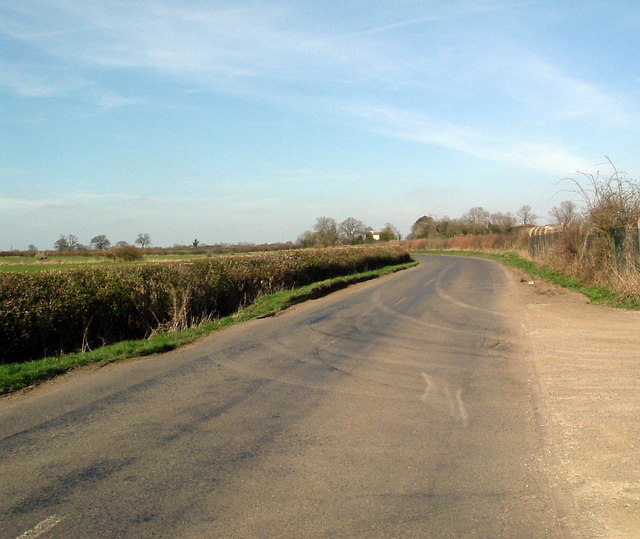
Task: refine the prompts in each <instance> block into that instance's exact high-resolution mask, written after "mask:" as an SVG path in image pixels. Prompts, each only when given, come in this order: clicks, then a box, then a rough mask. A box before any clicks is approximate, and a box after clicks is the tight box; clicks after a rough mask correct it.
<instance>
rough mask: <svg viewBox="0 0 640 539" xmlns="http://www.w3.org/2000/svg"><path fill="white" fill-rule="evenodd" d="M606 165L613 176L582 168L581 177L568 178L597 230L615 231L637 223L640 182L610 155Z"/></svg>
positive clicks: (639, 205) (639, 204)
mask: <svg viewBox="0 0 640 539" xmlns="http://www.w3.org/2000/svg"><path fill="white" fill-rule="evenodd" d="M605 159H606V160H607V161H606V162H605V163H602V164H604V165H607V166H609V167H610V168H611V170H612V172H611V174H610V175H609V176H606V175H601V174H600V171H597V172H596V173H595V174H590V173H585V172H578V174H580V176H581V179H578V178H567V180H569V181H571V182H572V183H573V185H574V186H575V189H574V191H575V192H576V193H578V194H579V195H580V196H581V197H582V199H583V201H584V204H585V207H586V213H587V216H588V218H589V220H590V221H591V223H592V224H593V225H594V227H595V228H596V230H597V231H599V232H602V233H604V234H612V233H613V231H614V230H615V229H616V228H625V227H628V226H632V225H633V226H636V225H637V223H638V219H639V218H640V184H638V182H637V181H635V180H633V179H631V178H628V177H627V174H626V172H623V171H620V170H618V169H617V168H616V166H615V165H614V164H613V162H612V161H611V159H610V158H609V157H608V156H605Z"/></svg>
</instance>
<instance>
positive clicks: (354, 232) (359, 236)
mask: <svg viewBox="0 0 640 539" xmlns="http://www.w3.org/2000/svg"><path fill="white" fill-rule="evenodd" d="M366 235H367V225H365V224H364V223H363V222H362V221H360V220H358V219H356V218H354V217H347V218H346V219H345V220H344V221H342V222H341V223H340V224H339V225H338V237H339V238H340V240H341V241H342V242H343V243H350V244H356V243H362V242H363V241H364V238H365V237H366Z"/></svg>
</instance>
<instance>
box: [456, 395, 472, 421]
mask: <svg viewBox="0 0 640 539" xmlns="http://www.w3.org/2000/svg"><path fill="white" fill-rule="evenodd" d="M456 401H457V402H458V412H460V419H462V424H463V425H464V426H465V427H468V426H469V414H468V413H467V407H466V406H465V405H464V401H463V400H462V388H460V389H458V391H457V392H456Z"/></svg>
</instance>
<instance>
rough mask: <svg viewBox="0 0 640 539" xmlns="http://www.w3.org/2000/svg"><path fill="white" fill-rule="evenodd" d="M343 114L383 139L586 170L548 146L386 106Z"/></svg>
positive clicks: (556, 170)
mask: <svg viewBox="0 0 640 539" xmlns="http://www.w3.org/2000/svg"><path fill="white" fill-rule="evenodd" d="M345 110H347V111H348V112H350V113H351V114H353V115H355V116H357V117H360V118H362V119H364V120H366V121H367V122H368V125H369V127H370V128H371V129H373V130H376V131H378V132H379V133H382V134H385V135H387V136H391V137H394V138H398V139H403V140H411V141H415V142H422V143H425V144H430V145H435V146H440V147H443V148H447V149H451V150H457V151H460V152H463V153H466V154H468V155H471V156H473V157H477V158H480V159H484V160H487V161H493V162H497V163H501V164H506V165H510V166H516V167H520V168H526V169H531V170H535V171H540V172H545V173H552V174H560V175H566V174H567V173H569V172H571V171H574V170H576V167H577V168H579V167H581V166H588V165H587V163H586V162H585V161H584V160H583V159H582V158H581V157H579V156H578V155H575V154H573V153H572V152H571V151H569V150H566V149H564V148H561V147H559V146H558V145H555V144H552V143H549V142H537V141H531V140H525V139H520V140H518V139H516V138H513V137H500V136H497V135H495V134H493V133H488V132H486V131H484V130H481V129H476V128H472V127H467V126H464V125H457V124H454V123H451V122H445V121H438V120H433V119H431V118H428V117H427V116H425V115H422V114H419V113H415V112H412V111H405V110H401V109H397V108H394V107H389V106H376V105H373V106H359V107H352V108H350V109H345Z"/></svg>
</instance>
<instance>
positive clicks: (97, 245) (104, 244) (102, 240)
mask: <svg viewBox="0 0 640 539" xmlns="http://www.w3.org/2000/svg"><path fill="white" fill-rule="evenodd" d="M91 245H92V246H93V248H94V249H97V250H98V251H102V250H103V249H108V248H109V247H110V246H111V242H110V241H109V238H107V237H106V236H105V235H104V234H100V235H99V236H95V237H94V238H91Z"/></svg>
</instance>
